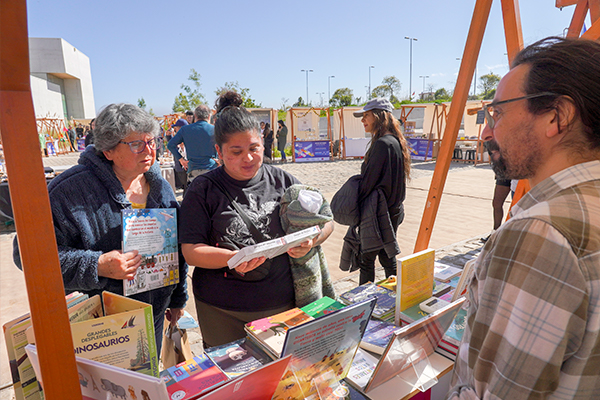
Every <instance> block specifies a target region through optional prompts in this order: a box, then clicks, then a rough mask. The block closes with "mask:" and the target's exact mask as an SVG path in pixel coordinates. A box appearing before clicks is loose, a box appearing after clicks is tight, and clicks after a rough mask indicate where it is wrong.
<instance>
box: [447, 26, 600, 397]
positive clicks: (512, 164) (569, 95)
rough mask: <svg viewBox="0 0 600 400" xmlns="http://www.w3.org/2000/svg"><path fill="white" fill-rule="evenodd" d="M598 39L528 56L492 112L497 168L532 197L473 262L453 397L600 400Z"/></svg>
mask: <svg viewBox="0 0 600 400" xmlns="http://www.w3.org/2000/svg"><path fill="white" fill-rule="evenodd" d="M598 60H600V43H598V42H596V41H592V40H586V39H579V38H578V39H564V38H558V37H555V38H546V39H543V40H541V41H538V42H536V43H533V44H531V45H529V46H528V47H526V48H525V49H523V50H522V51H521V52H520V53H519V54H517V56H516V57H515V59H514V60H513V62H512V65H511V70H510V71H509V72H508V73H507V74H506V75H504V77H503V78H502V80H501V81H500V83H499V85H498V88H497V90H496V94H495V96H494V100H493V101H492V103H490V104H488V105H487V106H485V108H484V111H485V114H486V122H487V125H486V127H485V128H484V130H483V132H482V138H483V139H484V140H489V141H492V142H495V143H496V144H497V146H498V149H499V150H498V153H499V155H498V160H499V161H500V162H497V163H494V164H493V168H494V172H495V173H496V174H497V175H498V176H499V177H501V178H504V179H529V183H530V184H531V190H529V192H527V193H526V194H525V195H523V197H522V198H521V199H520V200H519V201H518V203H517V204H515V205H513V207H512V210H511V212H510V213H511V217H510V219H509V220H508V221H506V222H504V223H503V224H502V225H501V226H500V228H499V229H498V230H497V231H496V232H494V233H493V234H492V236H491V237H490V239H489V240H488V241H487V242H486V244H485V246H484V247H483V250H482V251H481V253H480V255H479V257H478V258H477V260H476V262H475V265H474V266H473V268H474V274H473V278H472V280H471V281H470V283H469V286H468V292H467V299H468V303H469V308H468V310H467V316H466V321H467V326H466V328H465V331H464V335H463V338H462V342H461V344H460V346H459V350H458V355H457V359H456V364H455V368H454V374H453V377H452V382H451V387H452V389H451V390H450V393H449V394H448V397H449V398H450V399H457V398H461V399H462V398H464V399H476V398H480V399H534V398H535V399H592V398H598V395H599V394H600V357H599V354H600V161H599V160H600V62H598Z"/></svg>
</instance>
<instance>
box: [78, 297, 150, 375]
mask: <svg viewBox="0 0 600 400" xmlns="http://www.w3.org/2000/svg"><path fill="white" fill-rule="evenodd" d="M102 300H103V303H104V316H102V317H100V318H95V319H90V320H87V321H82V322H76V323H72V324H71V333H72V335H73V346H74V349H75V355H77V356H79V357H83V358H87V359H90V360H94V361H98V362H102V363H105V364H110V365H114V366H117V367H120V368H124V369H129V370H132V371H137V372H141V373H143V374H147V375H151V376H155V377H158V372H159V371H158V356H157V353H156V339H155V337H154V318H153V316H152V306H151V305H150V304H146V303H143V302H141V301H137V300H133V299H130V298H127V297H124V296H120V295H118V294H114V293H110V292H103V293H102Z"/></svg>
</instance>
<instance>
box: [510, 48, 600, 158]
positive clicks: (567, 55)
mask: <svg viewBox="0 0 600 400" xmlns="http://www.w3.org/2000/svg"><path fill="white" fill-rule="evenodd" d="M522 64H525V65H528V66H529V67H530V69H529V73H528V75H527V77H526V80H525V84H524V87H523V88H522V89H523V91H524V92H525V94H528V95H529V94H535V93H542V92H552V93H555V95H552V96H543V97H538V98H535V99H529V101H528V103H527V105H528V108H529V111H530V112H532V113H533V114H542V113H544V112H546V111H548V110H551V109H553V108H555V107H556V104H557V102H558V101H559V98H560V97H562V96H568V97H569V98H571V99H572V101H573V104H574V105H575V108H576V109H577V113H578V114H579V117H580V118H581V122H583V125H584V132H585V139H586V142H587V143H582V144H581V145H583V146H584V147H585V148H588V149H595V148H599V147H600V43H598V42H596V41H592V40H586V39H563V38H560V37H549V38H546V39H542V40H540V41H538V42H536V43H533V44H531V45H529V46H527V47H526V48H525V49H523V50H522V51H521V52H520V53H519V54H518V55H517V56H516V57H515V59H514V60H513V63H512V68H514V67H516V66H518V65H522Z"/></svg>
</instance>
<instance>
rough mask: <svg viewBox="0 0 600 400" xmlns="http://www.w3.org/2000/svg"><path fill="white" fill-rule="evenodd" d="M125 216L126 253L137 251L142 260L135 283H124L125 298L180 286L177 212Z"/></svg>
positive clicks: (154, 210)
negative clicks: (171, 286) (162, 288)
mask: <svg viewBox="0 0 600 400" xmlns="http://www.w3.org/2000/svg"><path fill="white" fill-rule="evenodd" d="M122 214H123V252H124V253H125V252H129V251H133V250H137V251H138V252H139V254H140V255H141V256H142V263H141V266H140V267H139V268H138V270H137V272H136V274H135V276H134V277H133V279H125V280H123V293H124V294H125V296H131V295H132V294H136V293H141V292H147V291H148V290H152V289H158V288H161V287H164V286H169V285H175V284H177V283H179V279H180V276H179V251H178V249H179V247H178V243H177V210H176V209H174V208H142V209H132V210H122ZM182 278H183V279H185V277H182Z"/></svg>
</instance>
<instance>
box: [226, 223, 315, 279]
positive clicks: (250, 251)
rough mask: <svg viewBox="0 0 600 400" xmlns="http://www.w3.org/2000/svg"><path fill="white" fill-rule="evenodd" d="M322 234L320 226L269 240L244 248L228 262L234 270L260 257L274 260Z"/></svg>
mask: <svg viewBox="0 0 600 400" xmlns="http://www.w3.org/2000/svg"><path fill="white" fill-rule="evenodd" d="M319 233H321V229H320V228H319V226H318V225H315V226H313V227H310V228H306V229H303V230H301V231H298V232H294V233H290V234H289V235H285V236H283V237H280V238H276V239H272V240H267V241H266V242H262V243H259V244H255V245H253V246H248V247H244V248H243V249H241V250H240V251H238V252H237V253H236V254H235V255H234V256H233V257H231V258H230V259H229V261H227V265H228V266H229V268H231V269H233V268H235V267H237V266H238V265H240V264H241V263H243V262H246V261H250V260H252V259H254V258H258V257H266V258H274V257H277V256H279V255H281V254H283V253H285V252H287V251H288V250H289V249H291V248H293V247H296V246H298V245H299V244H300V243H302V242H304V241H305V240H308V239H312V238H314V237H316V236H317V235H318V234H319Z"/></svg>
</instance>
